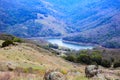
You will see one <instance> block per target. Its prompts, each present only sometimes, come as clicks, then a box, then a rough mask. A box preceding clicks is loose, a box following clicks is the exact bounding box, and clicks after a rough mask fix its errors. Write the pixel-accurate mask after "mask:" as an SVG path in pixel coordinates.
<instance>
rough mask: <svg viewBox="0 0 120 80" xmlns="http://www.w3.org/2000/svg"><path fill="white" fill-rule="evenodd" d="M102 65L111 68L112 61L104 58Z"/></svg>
mask: <svg viewBox="0 0 120 80" xmlns="http://www.w3.org/2000/svg"><path fill="white" fill-rule="evenodd" d="M101 65H102V66H103V67H106V68H109V67H111V61H109V60H105V59H104V60H102V62H101Z"/></svg>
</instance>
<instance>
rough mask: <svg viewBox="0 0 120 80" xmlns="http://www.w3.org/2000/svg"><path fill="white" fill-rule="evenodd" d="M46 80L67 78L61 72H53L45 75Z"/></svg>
mask: <svg viewBox="0 0 120 80" xmlns="http://www.w3.org/2000/svg"><path fill="white" fill-rule="evenodd" d="M44 80H66V78H65V76H64V75H63V74H62V73H61V72H59V71H54V70H51V71H48V72H47V73H46V74H45V76H44Z"/></svg>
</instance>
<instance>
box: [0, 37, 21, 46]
mask: <svg viewBox="0 0 120 80" xmlns="http://www.w3.org/2000/svg"><path fill="white" fill-rule="evenodd" d="M14 42H19V43H21V42H23V41H22V40H21V39H20V38H17V37H14V38H13V39H12V40H5V41H4V42H3V43H2V47H6V46H9V45H15V43H14Z"/></svg>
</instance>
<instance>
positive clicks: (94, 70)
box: [85, 65, 98, 78]
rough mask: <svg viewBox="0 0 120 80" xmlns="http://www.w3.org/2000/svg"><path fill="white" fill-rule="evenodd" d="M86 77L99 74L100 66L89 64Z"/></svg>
mask: <svg viewBox="0 0 120 80" xmlns="http://www.w3.org/2000/svg"><path fill="white" fill-rule="evenodd" d="M85 74H86V77H88V78H89V77H94V76H95V75H97V74H98V67H97V66H96V65H89V66H87V67H86V68H85Z"/></svg>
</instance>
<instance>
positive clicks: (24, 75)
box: [0, 34, 119, 80]
mask: <svg viewBox="0 0 120 80" xmlns="http://www.w3.org/2000/svg"><path fill="white" fill-rule="evenodd" d="M1 35H2V37H1V36H0V46H1V45H2V43H3V42H4V40H6V38H5V37H7V39H11V38H12V37H13V36H11V35H5V34H1ZM3 37H4V39H3ZM26 41H27V40H26ZM14 43H15V44H16V45H9V46H6V47H1V48H0V79H2V80H5V79H8V80H16V79H17V80H21V79H25V80H29V79H34V80H38V79H39V80H43V77H44V74H45V72H46V71H48V70H55V69H57V70H59V71H60V72H61V73H63V74H64V75H65V76H66V77H67V80H88V79H87V78H86V77H85V73H84V70H85V67H86V65H83V64H77V63H72V62H69V61H66V60H64V59H63V58H61V57H59V56H58V55H56V54H55V53H52V52H51V51H50V50H46V49H44V48H43V47H40V46H39V45H37V44H36V43H33V42H30V41H29V42H20V43H18V42H14ZM40 45H41V44H40ZM110 52H111V51H110ZM101 69H102V71H104V72H102V74H101V75H99V77H93V78H91V79H89V80H96V79H99V78H100V79H101V77H102V78H104V75H105V77H106V78H109V75H107V74H108V73H109V74H110V75H111V77H110V79H112V78H113V79H116V78H119V68H118V69H114V70H110V69H105V68H103V67H101Z"/></svg>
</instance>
